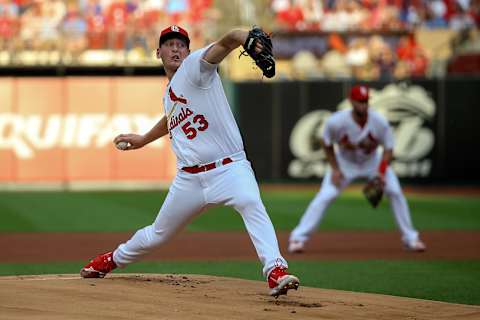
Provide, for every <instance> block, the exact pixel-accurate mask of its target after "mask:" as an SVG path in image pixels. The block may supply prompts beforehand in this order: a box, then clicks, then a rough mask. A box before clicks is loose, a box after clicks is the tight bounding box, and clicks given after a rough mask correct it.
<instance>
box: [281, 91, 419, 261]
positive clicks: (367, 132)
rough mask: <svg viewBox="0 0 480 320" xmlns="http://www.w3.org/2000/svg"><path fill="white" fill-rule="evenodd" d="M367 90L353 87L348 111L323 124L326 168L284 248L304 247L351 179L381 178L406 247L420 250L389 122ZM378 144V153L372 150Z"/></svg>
mask: <svg viewBox="0 0 480 320" xmlns="http://www.w3.org/2000/svg"><path fill="white" fill-rule="evenodd" d="M368 98H369V93H368V88H367V87H366V86H363V85H357V86H354V87H353V88H352V89H351V91H350V102H351V103H352V107H353V108H352V109H347V110H341V111H337V112H335V113H334V114H333V115H332V116H331V117H330V118H329V119H328V120H327V121H326V122H325V127H324V131H323V137H322V141H321V142H322V145H323V148H324V150H325V153H326V155H327V160H328V162H329V165H330V167H329V169H328V170H327V173H326V175H325V177H324V179H323V182H322V186H321V188H320V191H319V192H318V193H317V195H316V196H315V198H314V199H313V200H312V202H311V203H310V205H309V206H308V208H307V211H306V212H305V213H304V215H303V217H302V218H301V220H300V223H299V225H298V226H297V227H296V228H295V229H294V230H293V231H292V233H291V235H290V239H289V246H288V251H289V252H291V253H299V252H302V251H304V249H305V243H306V241H307V240H308V238H309V237H310V235H311V234H312V232H314V231H315V229H316V228H317V226H318V225H319V223H320V221H321V220H322V218H323V215H324V213H325V210H326V209H327V207H328V206H329V205H330V203H331V202H332V201H333V200H334V199H335V198H336V197H337V196H338V195H339V194H340V192H341V191H342V190H343V189H344V188H345V187H346V186H348V185H349V184H350V182H352V181H353V180H354V179H357V178H362V177H363V178H367V179H369V180H372V179H378V178H380V179H379V180H380V181H381V188H383V189H384V191H385V194H386V195H387V197H388V198H389V201H390V205H391V207H392V210H393V213H394V216H395V220H396V222H397V225H398V227H399V229H400V232H401V233H402V241H403V244H404V245H405V248H406V249H408V250H411V251H424V250H425V249H426V247H425V244H424V243H423V242H422V241H421V240H420V239H419V235H418V232H417V231H416V230H415V229H414V228H413V226H412V222H411V219H410V212H409V209H408V205H407V201H406V200H405V197H404V195H403V193H402V190H401V188H400V184H399V181H398V178H397V176H396V175H395V173H394V171H393V170H392V169H391V167H390V166H389V164H390V161H391V159H392V155H393V152H392V150H393V144H394V143H393V133H392V129H391V127H390V125H389V123H388V121H387V120H386V119H385V118H384V117H382V116H381V115H380V114H379V113H377V112H375V111H373V110H370V109H369V108H368ZM379 146H382V147H383V154H382V153H379V152H377V151H378V148H379Z"/></svg>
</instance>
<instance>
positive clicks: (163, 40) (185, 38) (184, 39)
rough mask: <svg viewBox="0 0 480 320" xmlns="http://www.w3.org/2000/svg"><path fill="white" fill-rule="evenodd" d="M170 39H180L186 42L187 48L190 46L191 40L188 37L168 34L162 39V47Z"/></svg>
mask: <svg viewBox="0 0 480 320" xmlns="http://www.w3.org/2000/svg"><path fill="white" fill-rule="evenodd" d="M170 39H180V40H183V41H185V43H186V44H187V47H189V46H190V39H189V38H188V37H186V36H185V35H184V34H181V33H180V32H173V31H172V32H169V33H167V34H164V35H163V36H161V37H160V46H161V45H162V44H163V43H164V42H165V41H167V40H170Z"/></svg>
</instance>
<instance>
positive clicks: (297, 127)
mask: <svg viewBox="0 0 480 320" xmlns="http://www.w3.org/2000/svg"><path fill="white" fill-rule="evenodd" d="M166 83H167V80H166V78H165V77H162V76H136V77H133V76H125V75H123V76H37V77H28V76H27V77H25V76H22V77H16V76H8V77H2V78H0V101H1V104H0V187H1V186H8V187H11V186H21V185H24V184H25V185H32V184H36V185H41V187H42V188H43V187H44V186H45V185H53V186H54V187H58V186H60V187H61V188H70V187H71V186H72V185H80V186H84V188H86V189H90V188H95V187H99V186H100V187H101V186H104V187H106V188H111V187H112V186H114V187H124V188H127V189H128V188H131V187H132V183H133V184H134V185H135V187H137V186H138V185H139V183H142V184H144V185H147V186H153V187H156V186H158V185H159V184H160V185H168V184H169V182H170V181H171V179H172V177H173V176H174V174H175V159H174V155H173V153H172V151H171V150H170V146H169V140H168V138H163V139H160V140H159V141H157V142H155V143H153V144H151V145H149V146H147V147H146V148H145V149H144V150H142V151H141V152H138V151H137V152H121V151H118V150H116V149H115V148H114V147H113V144H112V143H111V141H112V139H113V137H114V136H116V135H117V134H119V133H123V132H138V133H144V132H146V131H147V130H149V129H150V128H151V127H152V126H153V125H154V124H155V123H156V122H157V121H158V119H159V118H160V117H161V115H162V114H163V106H162V96H163V91H164V88H165V86H166ZM351 85H352V83H351V82H349V81H325V80H322V81H303V82H299V81H277V82H268V81H266V82H241V83H235V84H233V86H229V88H230V89H231V90H228V91H229V92H230V93H231V96H230V97H229V98H230V100H231V102H232V107H233V109H234V110H235V112H236V117H237V120H238V122H239V126H240V128H241V131H242V134H243V136H244V141H245V146H246V150H247V153H248V156H249V158H250V159H251V160H252V162H253V164H254V168H255V170H256V174H257V177H258V178H259V179H260V180H262V181H306V180H317V179H318V178H321V177H323V175H324V174H325V170H326V159H325V155H324V153H323V150H322V149H321V148H320V144H319V142H318V138H319V137H320V134H321V131H322V126H323V123H324V121H325V120H326V119H327V118H328V116H330V114H331V113H332V112H334V111H336V110H339V109H342V108H345V107H348V102H347V101H346V100H345V99H344V97H345V95H346V94H347V92H348V90H349V88H350V87H351ZM370 85H371V86H372V87H373V88H374V89H373V90H372V92H371V96H372V98H371V104H372V107H373V108H375V109H377V110H378V111H380V112H381V113H383V114H384V115H385V116H386V117H387V118H388V119H389V121H390V122H391V124H392V126H393V127H394V130H395V139H396V148H395V162H394V164H393V166H394V169H395V170H396V172H397V174H398V175H399V176H400V177H401V178H402V179H404V180H406V179H407V180H408V179H411V180H412V181H416V182H430V181H432V182H449V181H454V180H462V181H467V182H469V181H470V182H478V181H480V172H479V170H478V168H477V166H478V164H479V163H480V155H479V153H478V152H476V148H477V147H478V141H479V140H480V132H479V130H478V129H477V127H478V125H477V122H478V119H480V108H479V106H478V103H479V101H480V90H478V88H480V79H471V78H470V79H465V78H461V79H452V78H450V79H447V80H418V81H411V82H409V83H387V82H372V83H370ZM232 88H233V89H232Z"/></svg>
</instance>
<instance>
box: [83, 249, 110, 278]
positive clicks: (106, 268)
mask: <svg viewBox="0 0 480 320" xmlns="http://www.w3.org/2000/svg"><path fill="white" fill-rule="evenodd" d="M115 268H117V265H116V264H115V262H114V261H113V252H107V253H104V254H101V255H99V256H97V257H96V258H94V259H93V260H91V261H90V262H89V263H87V265H86V266H84V267H83V268H82V269H81V270H80V275H81V276H82V278H103V277H105V276H106V275H107V273H109V272H111V271H112V270H113V269H115Z"/></svg>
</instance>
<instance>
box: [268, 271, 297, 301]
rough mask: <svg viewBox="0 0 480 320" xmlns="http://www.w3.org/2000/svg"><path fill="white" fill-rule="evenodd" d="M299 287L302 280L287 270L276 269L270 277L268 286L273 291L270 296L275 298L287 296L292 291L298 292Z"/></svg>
mask: <svg viewBox="0 0 480 320" xmlns="http://www.w3.org/2000/svg"><path fill="white" fill-rule="evenodd" d="M299 285H300V280H298V278H297V277H295V276H293V275H291V274H288V273H287V269H285V268H280V267H275V269H273V270H272V271H271V272H270V274H269V275H268V286H269V287H270V288H271V289H272V290H271V291H270V295H271V296H273V297H275V298H278V296H280V295H283V294H287V292H288V290H290V289H295V290H297V289H298V286H299Z"/></svg>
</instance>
